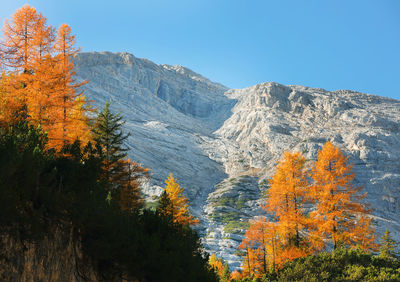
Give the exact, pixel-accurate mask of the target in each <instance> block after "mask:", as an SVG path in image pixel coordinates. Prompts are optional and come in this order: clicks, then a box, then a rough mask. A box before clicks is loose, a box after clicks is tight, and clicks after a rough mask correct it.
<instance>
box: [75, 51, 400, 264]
mask: <svg viewBox="0 0 400 282" xmlns="http://www.w3.org/2000/svg"><path fill="white" fill-rule="evenodd" d="M74 62H75V71H76V78H77V80H78V81H83V80H88V81H89V83H88V84H87V85H85V86H84V87H83V90H84V93H85V96H86V97H87V99H89V100H92V101H93V105H94V106H95V107H98V108H101V107H102V106H103V105H104V102H105V101H111V102H112V108H113V109H114V111H117V112H121V114H122V115H123V116H124V118H125V120H126V125H125V128H126V131H127V132H130V134H131V136H130V137H129V139H128V142H127V146H128V147H129V149H130V153H129V156H130V157H131V158H132V159H133V160H135V161H138V162H140V163H142V164H143V165H144V166H145V167H149V168H150V169H151V170H152V172H153V178H152V180H151V182H150V183H148V185H146V187H144V193H145V194H146V195H147V198H148V199H149V200H154V199H156V196H157V195H159V194H160V192H161V190H162V188H161V187H162V186H164V179H166V177H167V176H168V174H169V173H170V172H172V173H173V174H174V176H175V177H176V178H177V179H178V181H179V183H180V184H182V186H183V187H184V188H185V193H186V196H187V197H188V199H189V200H190V202H191V208H192V213H193V215H195V216H196V217H197V218H199V219H200V222H201V223H200V225H199V226H198V232H199V233H200V235H201V236H202V238H203V242H204V245H205V247H206V249H207V250H208V251H210V252H213V253H216V254H217V256H221V257H223V258H224V259H226V260H227V261H228V262H229V264H230V265H231V266H232V267H237V266H238V265H239V258H238V256H237V255H236V254H235V252H236V248H237V246H238V244H239V243H240V241H241V238H242V235H243V233H244V231H245V229H246V228H247V222H248V219H250V218H252V217H254V216H256V215H259V214H261V213H262V210H261V208H260V207H261V204H262V202H263V200H262V199H261V198H262V195H263V193H264V191H265V190H266V189H267V186H268V185H267V179H268V178H269V177H270V176H271V174H272V173H273V171H274V166H275V165H276V163H277V161H278V159H279V158H280V157H281V155H282V153H283V152H284V151H285V150H290V151H301V152H303V153H304V154H305V156H306V157H307V159H309V160H313V159H315V158H316V154H317V151H318V149H319V148H320V147H321V146H322V145H323V144H324V143H325V142H326V141H331V142H332V143H333V144H334V145H336V146H338V147H339V148H340V149H341V150H342V151H343V152H345V153H346V154H347V155H348V156H349V159H350V162H351V163H352V164H353V165H354V172H355V173H356V178H355V181H354V184H355V185H357V186H362V187H364V191H367V192H368V196H367V198H366V201H367V202H368V203H370V204H371V207H372V208H373V209H374V211H373V217H374V221H375V224H376V228H377V232H378V233H379V234H382V233H383V231H384V230H385V229H386V228H387V229H389V230H391V231H392V234H394V237H395V238H396V239H400V233H399V231H400V217H399V216H398V215H399V211H400V101H399V100H395V99H390V98H385V97H379V96H375V95H369V94H363V93H359V92H355V91H349V90H338V91H333V92H330V91H326V90H324V89H321V88H309V87H304V86H297V85H289V86H285V85H281V84H278V83H274V82H267V83H262V84H258V85H255V86H252V87H249V88H245V89H228V88H227V87H225V86H223V85H221V84H218V83H214V82H211V81H210V80H208V79H207V78H205V77H203V76H201V75H199V74H197V73H195V72H193V71H191V70H189V69H187V68H185V67H181V66H170V65H157V64H155V63H153V62H151V61H149V60H147V59H139V58H136V57H134V56H133V55H131V54H127V53H109V52H100V53H97V52H94V53H80V54H78V55H77V56H76V57H75V59H74Z"/></svg>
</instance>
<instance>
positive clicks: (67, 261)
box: [0, 228, 121, 281]
mask: <svg viewBox="0 0 400 282" xmlns="http://www.w3.org/2000/svg"><path fill="white" fill-rule="evenodd" d="M65 231H66V229H63V230H62V229H60V228H54V233H52V234H51V235H49V236H46V237H45V238H43V239H42V240H40V241H37V242H36V243H29V242H26V241H24V242H23V241H21V240H18V237H17V236H9V235H3V236H2V237H0V245H1V250H2V253H1V256H0V280H1V281H103V280H104V279H102V278H101V276H100V275H99V273H98V272H97V271H96V270H95V269H94V268H93V267H92V266H91V264H90V263H89V262H88V260H87V259H84V258H83V255H82V251H81V245H80V244H79V243H78V240H74V237H73V235H72V229H71V228H69V231H70V232H65ZM114 281H118V280H117V279H114ZM119 281H121V280H119Z"/></svg>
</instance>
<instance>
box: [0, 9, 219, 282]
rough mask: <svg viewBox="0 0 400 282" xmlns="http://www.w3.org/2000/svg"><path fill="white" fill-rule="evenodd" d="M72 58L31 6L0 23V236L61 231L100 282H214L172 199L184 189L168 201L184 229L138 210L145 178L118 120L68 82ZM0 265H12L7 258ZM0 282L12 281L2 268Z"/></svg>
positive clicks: (66, 37)
mask: <svg viewBox="0 0 400 282" xmlns="http://www.w3.org/2000/svg"><path fill="white" fill-rule="evenodd" d="M77 50H78V49H76V48H75V47H74V36H73V35H72V34H71V28H70V27H69V26H68V25H62V26H61V27H60V28H59V30H58V33H57V35H55V33H54V28H53V27H51V26H48V25H46V19H45V18H44V16H43V15H42V14H39V13H37V12H36V10H35V9H34V8H32V7H30V6H28V5H24V6H23V7H22V8H21V9H19V10H17V11H16V13H15V14H14V15H13V16H12V18H11V20H10V21H6V23H5V27H4V40H3V41H2V45H1V63H2V64H1V65H2V67H3V72H2V77H1V80H0V84H1V88H0V89H1V95H0V97H1V104H0V152H1V158H0V167H1V168H2V170H1V173H0V198H1V201H2V202H4V205H1V208H0V214H1V217H0V223H1V227H0V233H1V235H2V238H3V237H4V236H11V237H12V238H19V240H20V241H21V243H22V244H23V242H40V241H41V240H42V239H43V238H44V237H45V236H48V235H49V234H51V232H52V230H54V228H56V227H55V226H57V228H61V229H62V230H64V232H69V230H72V233H73V237H74V238H75V240H76V241H79V242H80V244H81V246H82V252H83V255H84V257H85V258H87V263H88V264H92V265H93V267H94V269H95V270H96V272H97V273H98V277H100V278H101V279H103V280H112V279H115V278H116V277H121V278H123V279H128V280H145V281H188V280H190V281H216V274H215V273H214V272H213V271H212V270H210V269H209V267H208V264H207V261H208V257H207V254H206V253H204V251H203V249H202V247H201V245H200V239H199V237H198V235H197V234H196V232H195V231H193V230H192V229H191V228H190V227H189V223H192V222H195V220H194V219H193V218H192V217H191V216H190V215H189V214H188V210H187V200H185V198H184V197H183V196H179V195H178V194H179V193H181V192H182V189H179V190H177V192H179V193H178V194H173V193H172V194H173V195H174V196H173V197H171V202H172V203H174V204H175V202H176V201H177V202H178V203H180V205H181V206H179V207H178V206H177V210H179V211H180V212H181V211H182V212H183V213H178V214H177V215H179V217H180V218H185V219H186V221H185V222H181V221H179V222H177V221H174V220H173V218H171V217H169V216H168V215H164V214H161V213H156V212H154V211H150V210H146V209H143V199H142V196H141V194H140V190H139V186H140V185H141V182H142V181H144V180H145V179H146V178H148V177H149V170H148V169H146V168H143V167H141V166H140V165H139V164H138V163H135V162H133V161H130V160H129V159H126V153H125V152H126V150H127V149H126V148H125V147H124V145H123V143H124V140H125V139H126V135H125V134H124V133H123V131H122V124H123V121H122V117H121V116H120V115H119V114H113V113H112V112H111V111H110V110H109V104H106V105H105V107H104V109H103V110H102V111H100V112H99V113H98V114H97V117H96V118H95V119H94V120H93V121H92V120H90V119H89V112H88V110H89V107H88V106H87V105H86V103H85V101H84V99H83V96H82V93H81V92H79V86H81V85H82V83H75V82H74V81H73V75H74V72H73V62H72V56H73V55H74V54H75V53H76V52H77ZM178 188H179V186H178ZM182 204H183V205H182ZM174 207H175V205H174ZM7 247H8V248H10V247H11V248H12V246H9V245H7V241H5V242H3V241H2V248H7ZM3 250H5V249H3ZM1 260H2V263H3V264H2V265H3V266H4V265H5V266H8V267H10V268H12V267H13V266H12V265H10V263H11V264H12V258H10V257H2V258H1ZM33 267H35V266H33ZM1 268H2V269H3V267H1ZM4 269H5V268H4ZM4 271H7V270H4ZM0 277H2V278H4V279H6V280H8V279H12V278H11V277H7V272H3V270H1V271H0ZM100 278H99V279H100Z"/></svg>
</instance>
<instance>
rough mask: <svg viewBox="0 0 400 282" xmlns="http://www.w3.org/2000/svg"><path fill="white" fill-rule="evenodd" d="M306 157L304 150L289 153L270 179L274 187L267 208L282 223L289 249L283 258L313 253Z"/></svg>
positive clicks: (286, 153) (286, 245)
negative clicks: (309, 237)
mask: <svg viewBox="0 0 400 282" xmlns="http://www.w3.org/2000/svg"><path fill="white" fill-rule="evenodd" d="M305 162H306V159H305V157H304V156H303V155H302V154H301V153H300V152H297V153H290V152H285V153H284V155H283V160H281V161H280V162H279V164H278V166H277V168H276V172H275V174H274V175H273V176H272V179H270V181H269V183H270V188H269V190H268V192H267V199H266V204H265V206H264V209H265V210H266V211H267V212H269V213H272V214H273V215H274V216H275V217H276V219H277V224H278V226H279V235H280V238H281V240H283V241H282V244H283V245H284V246H285V250H284V251H283V252H282V254H281V257H282V258H283V259H286V260H292V259H294V258H297V257H301V256H305V255H307V254H308V253H309V250H308V246H307V242H306V238H305V237H304V236H302V235H301V234H302V231H304V230H305V229H306V226H307V218H306V216H305V210H304V204H305V203H306V201H307V197H308V196H307V195H308V182H307V171H306V168H305Z"/></svg>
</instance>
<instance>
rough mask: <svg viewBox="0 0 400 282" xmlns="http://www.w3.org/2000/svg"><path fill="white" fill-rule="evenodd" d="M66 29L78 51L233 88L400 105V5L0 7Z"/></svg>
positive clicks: (209, 2) (266, 1)
mask: <svg viewBox="0 0 400 282" xmlns="http://www.w3.org/2000/svg"><path fill="white" fill-rule="evenodd" d="M25 3H28V4H30V5H31V6H33V7H35V8H36V9H37V10H38V11H39V12H42V13H43V15H44V16H46V17H47V19H48V22H49V23H50V24H51V25H54V26H58V25H60V24H61V23H68V24H70V25H71V26H72V29H73V32H74V33H75V34H76V35H77V39H78V45H79V46H81V47H82V50H83V51H113V52H129V53H132V54H134V55H135V56H136V57H141V58H148V59H150V60H152V61H154V62H156V63H162V64H172V65H176V64H179V65H183V66H186V67H188V68H190V69H192V70H194V71H196V72H198V73H200V74H202V75H204V76H206V77H208V78H210V79H211V80H213V81H216V82H220V83H222V84H224V85H226V86H228V87H231V88H244V87H248V86H252V85H254V84H257V83H261V82H265V81H275V82H278V83H283V84H300V85H305V86H310V87H320V88H325V89H327V90H336V89H351V90H357V91H361V92H366V93H372V94H377V95H383V96H388V97H394V98H397V99H400V0H335V1H333V0H292V1H289V0H125V1H124V0H97V1H92V0H79V1H78V0H36V1H34V0H32V1H30V0H24V1H20V0H0V20H1V22H2V23H3V22H4V19H5V18H6V17H9V16H10V15H11V14H13V12H14V11H15V10H16V9H17V8H19V7H21V6H22V5H23V4H25Z"/></svg>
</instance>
